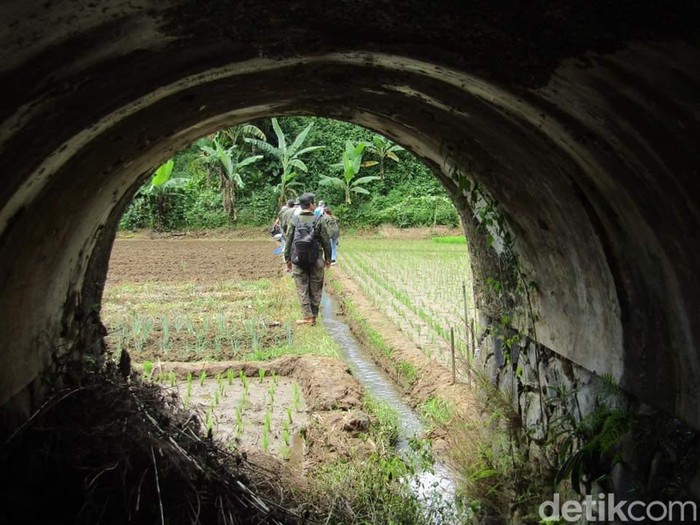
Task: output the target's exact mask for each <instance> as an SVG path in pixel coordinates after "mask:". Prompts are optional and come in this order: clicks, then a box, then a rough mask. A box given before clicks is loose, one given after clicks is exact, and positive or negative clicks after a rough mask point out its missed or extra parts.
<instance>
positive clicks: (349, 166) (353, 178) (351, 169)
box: [321, 140, 379, 204]
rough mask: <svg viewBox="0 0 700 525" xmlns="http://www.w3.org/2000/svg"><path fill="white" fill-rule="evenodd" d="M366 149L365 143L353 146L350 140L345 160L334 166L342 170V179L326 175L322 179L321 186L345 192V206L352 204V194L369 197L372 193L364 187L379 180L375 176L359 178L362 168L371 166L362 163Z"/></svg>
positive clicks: (347, 142) (344, 154) (344, 152)
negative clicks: (332, 187)
mask: <svg viewBox="0 0 700 525" xmlns="http://www.w3.org/2000/svg"><path fill="white" fill-rule="evenodd" d="M365 147H366V144H365V143H364V142H360V143H358V144H353V143H352V142H351V141H349V140H348V141H346V142H345V151H343V160H342V161H341V162H340V163H339V164H334V165H333V166H334V167H339V168H342V170H343V176H342V178H341V177H329V176H326V175H324V176H322V177H321V184H325V185H329V186H334V187H336V188H338V189H340V190H342V191H343V193H344V194H345V204H352V197H351V194H352V193H359V194H361V195H369V194H370V192H369V191H368V190H367V189H366V188H365V187H364V185H365V184H367V183H369V182H372V181H374V180H377V179H379V177H377V176H374V175H369V176H366V177H358V175H359V173H360V169H362V167H364V166H367V165H371V164H367V163H363V162H362V155H363V152H364V149H365Z"/></svg>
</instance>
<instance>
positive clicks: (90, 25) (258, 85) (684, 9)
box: [0, 2, 700, 486]
mask: <svg viewBox="0 0 700 525" xmlns="http://www.w3.org/2000/svg"><path fill="white" fill-rule="evenodd" d="M110 7H111V8H115V9H112V10H110V9H107V10H105V11H103V12H102V13H101V14H99V13H97V11H96V10H95V9H86V10H85V11H83V12H81V13H82V14H80V15H78V14H77V13H72V14H75V15H76V16H75V17H73V16H69V17H64V16H62V14H64V13H66V12H67V11H64V9H68V8H67V7H66V6H64V5H62V4H50V5H49V4H47V5H45V6H43V11H42V10H39V11H40V12H42V13H43V17H42V16H39V17H38V19H39V20H50V21H51V23H50V24H46V25H45V26H44V28H41V27H40V26H39V25H34V22H29V21H22V16H21V15H22V13H24V8H23V7H20V3H13V2H10V3H8V4H7V5H4V6H3V8H2V9H3V10H4V11H3V12H4V13H7V15H8V19H12V20H13V22H12V23H11V24H9V25H8V26H7V27H6V28H4V30H3V33H2V35H3V38H5V40H4V41H5V42H7V43H8V45H7V46H4V49H5V55H4V56H5V57H7V62H6V65H5V66H3V69H2V72H3V75H4V78H6V79H8V80H10V79H11V80H13V81H8V82H4V83H3V84H4V85H6V86H8V87H9V89H8V92H7V94H8V97H5V98H4V99H3V100H4V102H3V105H2V111H3V112H2V115H3V123H2V128H1V131H2V134H0V138H1V141H2V150H0V155H1V156H2V161H3V166H4V168H5V169H6V171H7V174H8V175H7V176H6V178H5V179H4V180H5V183H4V184H3V186H2V188H0V203H1V204H2V208H1V209H0V232H1V234H0V235H1V237H0V246H2V253H3V254H6V255H3V257H2V259H1V260H0V275H2V281H1V283H0V284H1V285H2V291H3V299H4V302H3V305H2V310H1V313H2V315H0V334H2V347H3V349H4V351H3V353H2V356H1V357H0V359H2V361H1V362H0V364H2V366H0V403H1V404H2V405H3V407H2V414H3V425H2V426H3V428H8V429H13V428H16V427H17V425H18V424H20V422H21V421H25V420H27V419H28V418H30V417H31V414H32V413H33V411H34V410H35V408H36V407H37V406H40V404H41V401H42V400H43V399H44V398H45V395H46V388H45V386H44V385H43V384H42V381H41V376H42V375H43V374H44V372H45V371H46V370H47V369H50V368H51V367H52V366H53V365H52V363H54V362H55V360H56V358H58V357H61V356H63V355H66V354H68V355H71V354H73V355H76V356H80V355H83V354H84V353H85V352H86V350H85V349H89V350H88V351H89V352H97V353H99V340H100V327H99V323H98V320H99V318H98V316H97V315H96V312H95V309H96V305H99V302H100V297H101V293H102V291H101V288H102V285H103V283H104V278H105V274H106V267H107V266H106V265H107V258H108V255H109V247H110V246H111V244H112V240H113V239H112V238H111V237H112V236H113V232H114V230H115V228H116V220H117V217H118V216H120V214H121V212H122V211H123V210H124V208H125V206H126V202H127V200H128V199H127V194H128V192H129V191H132V190H133V184H134V182H135V180H136V179H137V178H138V177H139V176H142V175H143V174H144V173H146V172H147V171H148V170H150V168H151V167H152V165H153V159H154V158H157V159H158V160H165V159H166V158H168V157H169V156H171V154H172V152H173V151H174V150H176V149H178V148H179V147H181V146H183V145H185V144H187V143H189V142H191V140H192V139H194V138H195V137H196V136H201V135H202V134H203V133H206V132H208V131H210V130H213V129H217V127H220V125H221V124H222V123H224V122H244V121H246V120H250V119H253V118H256V117H262V116H265V115H270V114H279V115H291V114H298V113H302V114H322V115H325V116H329V117H337V118H341V119H343V120H348V121H352V122H356V123H358V124H362V125H365V126H367V127H369V128H372V129H375V130H377V131H379V132H382V133H385V134H386V135H387V136H389V137H391V138H392V139H393V140H396V141H397V142H400V143H402V144H405V145H407V146H410V147H411V149H413V150H414V151H415V152H416V153H417V154H418V155H419V156H420V157H421V158H423V159H424V160H425V161H426V162H428V163H430V164H431V165H433V166H435V167H436V168H437V169H438V170H439V171H440V172H441V173H442V174H443V175H442V176H444V177H445V182H446V185H447V187H448V188H450V191H452V193H453V194H454V199H455V202H456V203H457V206H458V208H459V209H463V210H466V209H467V208H468V205H469V204H470V202H469V194H470V190H471V189H472V186H471V185H472V184H473V183H474V180H471V179H470V175H474V174H476V175H477V176H476V177H475V180H477V179H478V181H479V182H480V184H481V185H482V186H483V187H484V188H485V189H486V190H487V194H489V195H492V196H493V197H494V198H495V199H496V201H497V202H498V203H499V206H500V208H501V210H502V212H503V214H504V216H505V217H506V218H507V219H508V223H509V225H510V226H511V228H512V233H513V234H514V236H515V237H516V238H517V239H518V241H517V242H518V255H519V257H520V259H519V260H520V262H521V264H522V265H523V267H524V268H525V272H526V273H527V274H531V275H536V276H537V277H538V280H537V282H536V287H534V289H532V290H531V291H532V292H533V297H534V299H535V300H534V302H535V303H536V305H537V308H536V314H537V315H536V317H538V321H536V322H535V324H536V329H537V335H538V337H537V339H538V340H539V341H540V342H541V343H542V345H543V347H544V348H546V349H548V351H551V354H547V356H548V359H549V358H553V359H556V358H557V356H559V357H561V358H563V359H564V360H567V359H568V360H569V361H571V363H574V364H577V365H580V366H581V367H583V368H584V369H585V370H587V371H588V372H591V373H594V374H596V375H598V376H602V375H606V376H611V378H612V379H613V380H614V382H615V383H617V384H619V385H621V387H622V388H623V389H624V390H625V391H627V392H630V393H631V394H632V395H633V396H634V399H636V400H638V401H639V404H640V405H644V406H646V405H649V406H652V407H654V409H653V410H658V411H659V413H660V414H663V417H664V418H668V421H672V422H673V424H669V425H665V426H666V427H668V428H669V429H672V428H677V427H676V426H675V425H676V423H678V424H679V425H680V423H679V421H683V422H685V423H686V424H687V425H690V427H694V428H697V427H698V425H699V424H698V414H699V413H700V410H698V406H699V405H700V401H699V397H698V393H697V389H696V388H695V383H696V378H697V376H698V374H699V372H700V360H699V359H698V353H697V339H698V326H699V325H698V321H697V317H696V316H694V315H693V312H695V311H696V310H697V308H696V307H697V297H698V294H697V293H696V292H697V290H698V277H697V271H696V268H697V267H698V258H697V257H698V256H697V254H695V253H693V252H691V251H690V250H688V249H687V247H688V246H694V245H696V244H697V231H698V228H697V225H698V222H699V221H698V206H697V202H698V194H697V190H696V189H694V186H693V184H692V182H693V177H694V176H695V175H696V172H697V169H696V166H697V165H698V162H697V160H698V159H697V151H696V150H695V148H694V144H693V142H692V140H691V139H692V137H694V136H696V135H697V132H698V120H697V97H696V93H697V85H698V74H697V72H698V67H697V64H698V54H697V41H696V40H693V38H694V37H692V38H691V36H692V35H695V34H696V33H697V28H696V27H694V26H693V27H690V26H691V25H692V21H693V20H695V19H696V18H697V17H696V16H694V15H696V14H697V6H694V5H690V4H685V3H682V4H679V5H674V6H671V7H667V6H663V7H660V8H651V7H643V6H637V7H639V9H636V8H635V9H632V10H631V12H633V13H634V15H633V16H632V19H629V18H628V17H627V16H626V13H627V11H628V7H629V6H628V5H627V4H624V5H622V4H621V5H620V6H616V7H614V8H610V9H609V10H607V11H606V12H605V13H601V12H599V9H598V7H595V6H588V7H585V8H584V9H582V11H581V12H580V13H579V14H578V15H577V16H573V11H575V10H574V9H573V8H572V7H570V6H568V7H566V8H562V7H561V6H554V5H551V6H550V5H549V4H546V5H542V6H538V7H537V8H533V11H532V12H525V11H524V10H523V9H515V10H513V11H510V12H508V13H502V14H501V16H495V17H494V16H492V15H494V9H495V8H492V7H484V6H481V5H480V7H479V9H476V12H474V13H465V12H464V11H463V10H459V9H457V10H455V9H454V8H452V7H449V6H442V7H444V9H439V10H436V12H435V13H427V12H422V11H420V10H418V11H414V10H410V12H409V13H401V16H399V17H398V18H396V20H397V22H396V24H394V23H393V20H394V17H392V16H387V17H379V18H377V19H376V20H374V19H372V20H373V21H372V22H371V23H370V22H365V23H363V22H361V21H360V20H358V19H357V18H355V17H354V15H353V16H352V17H351V18H350V19H351V20H353V21H354V22H355V23H356V24H357V27H358V28H361V29H362V30H361V31H357V32H354V31H345V30H342V31H339V30H338V29H339V28H340V29H344V28H347V27H348V25H349V24H348V21H347V20H346V18H345V15H346V14H341V13H340V12H339V11H337V10H330V11H329V13H328V16H329V18H330V20H331V22H332V23H330V24H329V25H328V27H330V28H331V29H330V30H328V28H326V27H324V29H323V30H322V31H321V32H320V33H319V32H317V31H316V30H315V29H313V28H311V27H310V26H309V23H310V22H309V21H310V20H313V19H314V17H313V16H308V15H309V11H308V10H307V9H306V7H304V6H302V7H300V8H299V9H298V10H294V12H293V13H291V20H292V22H291V26H292V31H291V34H290V35H289V37H288V39H286V40H285V39H284V38H280V39H277V38H276V36H275V35H278V34H280V35H281V34H284V35H286V34H287V33H286V32H285V31H282V30H281V27H280V22H279V20H280V19H278V18H277V17H276V16H271V12H270V8H268V7H260V8H259V9H260V11H259V14H260V15H261V18H260V20H259V21H257V22H256V23H254V24H252V23H251V24H250V30H249V31H248V30H246V28H245V27H242V26H241V25H240V24H236V23H231V22H240V20H251V18H250V17H249V16H248V15H249V14H250V13H252V12H253V11H254V8H253V7H250V6H244V7H241V8H240V10H239V9H233V10H231V11H227V10H226V9H221V4H216V5H215V6H212V7H211V9H209V10H207V12H206V13H204V14H201V15H202V16H201V19H200V13H199V10H198V9H196V8H197V6H195V5H194V4H191V3H187V5H186V6H185V7H186V8H185V9H183V10H177V9H173V10H170V9H166V10H163V9H161V8H160V7H158V8H155V7H154V8H153V9H152V10H148V9H146V10H143V11H141V10H140V7H138V8H137V7H133V6H131V7H127V6H125V5H120V6H116V3H114V4H110ZM190 8H191V9H190ZM247 9H251V10H253V11H250V12H248V11H247ZM195 11H196V13H195ZM176 12H177V13H176ZM246 13H248V15H247V14H246ZM394 14H396V15H398V13H395V12H394ZM404 15H405V16H404ZM454 15H464V16H454ZM110 17H115V18H114V20H110V21H108V20H107V19H108V18H110ZM36 18H37V17H34V18H33V19H36ZM460 19H463V20H464V24H465V25H466V28H467V30H466V31H461V30H460V29H461V28H460V27H457V26H456V25H455V24H458V22H457V21H458V20H460ZM27 20H29V18H28V19H27ZM68 20H70V21H71V22H68ZM198 20H199V22H198ZM489 20H495V22H489ZM73 21H74V22H73ZM107 22H108V23H107ZM131 22H135V23H131ZM188 22H191V23H188ZM521 22H524V23H521ZM628 22H629V23H628ZM26 24H29V27H30V29H33V31H34V32H33V33H32V35H33V37H32V39H25V38H19V39H15V38H14V36H13V32H14V31H15V30H16V28H18V27H20V28H26V27H27V25H26ZM232 27H233V28H236V29H231V28H232ZM444 27H449V28H454V29H455V30H454V31H453V32H452V33H451V34H450V36H449V38H446V39H444V40H442V39H441V37H437V36H435V35H442V34H444V31H442V28H444ZM95 28H98V29H99V28H108V29H109V31H105V32H101V31H99V30H95ZM421 28H424V29H425V31H420V30H419V29H421ZM540 28H542V29H543V30H542V31H540V30H538V29H540ZM271 29H272V30H271ZM297 30H298V32H295V31H297ZM336 31H337V34H332V33H335V32H336ZM339 35H343V36H342V37H340V36H339ZM406 35H411V36H408V37H407V36H406ZM414 35H415V38H416V41H413V40H412V38H413V36H414ZM513 35H516V41H517V45H513V41H512V39H513ZM689 35H691V36H689ZM245 37H250V41H246V38H245ZM394 39H396V41H394ZM282 41H284V42H285V45H282V43H281V42H282ZM195 42H198V43H197V45H194V43H195ZM416 43H420V44H421V45H416ZM548 43H551V44H552V46H551V47H548ZM286 44H289V46H286ZM422 44H425V46H422ZM465 49H469V50H472V53H469V54H465V53H464V50H465ZM589 50H590V51H589ZM60 57H65V60H60V59H59V58H60ZM14 80H16V81H14ZM23 146H28V147H31V151H32V155H29V156H27V155H24V154H23V153H22V152H23V151H24V148H23ZM452 159H458V160H452ZM454 168H457V169H454ZM450 174H452V175H454V176H450ZM470 217H471V216H470ZM467 224H468V223H467ZM472 226H473V227H474V228H477V227H478V225H476V224H473V225H472ZM482 260H484V261H486V260H488V259H482ZM477 278H480V277H479V276H477ZM485 282H486V283H488V281H485ZM526 282H527V283H529V281H526ZM486 286H487V288H486V290H487V291H489V288H488V284H487V285H486ZM492 288H493V287H492ZM535 292H536V293H535ZM493 319H495V320H499V317H498V316H494V317H493ZM495 339H496V341H497V340H498V338H495ZM502 347H503V344H502V342H501V343H498V342H496V343H494V352H493V354H494V356H496V355H497V354H498V355H500V356H501V357H503V356H504V355H505V353H504V352H503V348H502ZM538 352H539V350H538ZM541 353H543V354H544V353H545V352H544V349H543V350H542V352H541ZM511 357H512V356H511ZM494 359H496V357H494ZM514 361H515V360H513V362H514ZM562 362H564V361H562ZM547 368H549V367H547ZM560 368H561V371H560V372H561V374H560V375H561V376H562V377H568V375H570V374H568V372H567V370H568V369H569V366H568V365H562V366H561V367H560ZM514 371H515V372H517V365H516V368H515V370H514ZM558 373H559V372H558ZM496 375H498V374H496ZM545 375H546V374H545ZM496 379H500V378H499V377H496ZM511 381H513V380H512V379H511ZM532 390H536V389H535V388H534V387H533V388H531V389H530V390H528V391H527V394H528V396H530V397H532V396H531V394H533V391H532ZM537 404H538V402H537V401H536V400H535V402H534V403H530V404H528V405H527V407H528V410H527V415H528V419H531V420H533V421H534V420H537V419H538V414H537V410H535V409H532V412H531V413H530V408H529V407H530V406H535V407H536V405H537ZM654 413H656V412H654ZM666 420H667V419H664V421H666ZM678 428H685V427H682V425H681V426H680V427H678ZM680 434H682V435H686V430H679V435H680ZM691 441H692V440H691ZM686 448H690V449H692V448H693V447H692V446H690V447H686ZM644 455H645V456H649V457H647V458H645V459H644V460H643V461H642V462H645V461H646V464H647V465H649V464H651V463H652V462H653V463H654V464H655V465H657V466H655V467H653V468H651V467H649V468H648V469H647V470H648V471H649V472H651V473H650V474H649V476H648V478H649V479H647V484H648V485H653V484H654V483H652V481H653V480H651V478H654V477H655V476H656V477H658V476H659V474H658V473H659V467H658V465H659V464H662V465H665V460H659V459H658V458H659V457H662V459H663V454H661V453H660V452H658V451H654V452H648V454H647V453H645V454H644ZM647 460H648V461H647ZM661 470H664V469H663V468H662V469H661ZM661 477H662V478H663V476H661ZM686 478H687V477H686ZM686 478H683V482H682V484H683V485H686V486H690V485H692V484H693V483H695V484H696V485H697V482H696V481H695V482H692V483H691V481H692V479H691V480H690V481H689V479H686ZM690 478H692V476H690Z"/></svg>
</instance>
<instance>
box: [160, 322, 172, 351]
mask: <svg viewBox="0 0 700 525" xmlns="http://www.w3.org/2000/svg"><path fill="white" fill-rule="evenodd" d="M160 329H161V336H160V349H161V350H162V351H163V353H166V354H167V353H168V351H169V350H170V321H169V320H168V318H167V317H163V318H162V319H161V321H160Z"/></svg>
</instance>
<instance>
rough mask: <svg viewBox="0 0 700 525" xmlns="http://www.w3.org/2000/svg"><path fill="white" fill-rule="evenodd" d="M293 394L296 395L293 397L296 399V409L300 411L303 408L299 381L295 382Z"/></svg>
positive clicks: (294, 401)
mask: <svg viewBox="0 0 700 525" xmlns="http://www.w3.org/2000/svg"><path fill="white" fill-rule="evenodd" d="M293 396H294V398H293V399H294V400H293V403H294V410H296V411H297V412H299V411H300V410H301V389H300V388H299V384H298V383H294V394H293Z"/></svg>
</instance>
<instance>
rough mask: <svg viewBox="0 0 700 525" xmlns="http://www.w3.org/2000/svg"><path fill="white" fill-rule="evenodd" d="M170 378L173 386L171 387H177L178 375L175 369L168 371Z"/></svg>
mask: <svg viewBox="0 0 700 525" xmlns="http://www.w3.org/2000/svg"><path fill="white" fill-rule="evenodd" d="M168 379H169V381H170V387H171V388H174V387H175V383H176V381H177V377H176V376H175V372H173V371H172V370H171V371H170V372H169V373H168Z"/></svg>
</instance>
